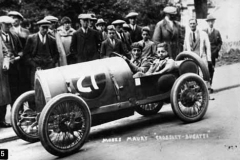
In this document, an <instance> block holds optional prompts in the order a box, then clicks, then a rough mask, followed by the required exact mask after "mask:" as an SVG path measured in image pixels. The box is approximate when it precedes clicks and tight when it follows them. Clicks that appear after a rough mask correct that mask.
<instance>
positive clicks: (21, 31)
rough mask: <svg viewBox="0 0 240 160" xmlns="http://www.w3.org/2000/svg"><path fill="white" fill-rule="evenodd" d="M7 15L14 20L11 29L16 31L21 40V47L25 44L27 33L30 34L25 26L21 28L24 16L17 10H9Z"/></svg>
mask: <svg viewBox="0 0 240 160" xmlns="http://www.w3.org/2000/svg"><path fill="white" fill-rule="evenodd" d="M8 16H9V17H12V18H13V20H14V22H13V30H14V31H15V32H16V33H17V35H18V37H19V39H20V40H21V43H22V45H23V47H24V46H25V43H26V40H27V37H28V35H29V34H30V32H29V30H28V29H26V28H23V27H22V26H21V25H20V24H21V23H22V22H23V20H24V17H23V16H22V14H21V13H19V12H17V11H10V12H9V13H8Z"/></svg>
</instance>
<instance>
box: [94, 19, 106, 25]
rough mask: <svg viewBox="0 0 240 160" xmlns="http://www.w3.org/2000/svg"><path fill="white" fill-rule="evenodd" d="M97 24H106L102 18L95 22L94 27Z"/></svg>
mask: <svg viewBox="0 0 240 160" xmlns="http://www.w3.org/2000/svg"><path fill="white" fill-rule="evenodd" d="M99 24H106V22H105V21H104V20H103V19H102V18H100V19H98V20H97V23H96V26H97V25H99Z"/></svg>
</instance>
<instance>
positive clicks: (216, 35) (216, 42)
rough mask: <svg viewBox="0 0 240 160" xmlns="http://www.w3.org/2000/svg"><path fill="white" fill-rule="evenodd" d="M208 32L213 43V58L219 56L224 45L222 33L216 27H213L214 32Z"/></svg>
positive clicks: (211, 43)
mask: <svg viewBox="0 0 240 160" xmlns="http://www.w3.org/2000/svg"><path fill="white" fill-rule="evenodd" d="M206 32H207V33H208V37H209V41H210V45H211V54H212V58H218V56H219V51H220V49H221V46H222V38H221V34H220V32H219V31H218V30H216V29H215V28H214V29H213V31H212V33H209V31H208V30H207V31H206Z"/></svg>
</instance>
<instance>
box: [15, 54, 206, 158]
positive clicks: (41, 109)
mask: <svg viewBox="0 0 240 160" xmlns="http://www.w3.org/2000/svg"><path fill="white" fill-rule="evenodd" d="M175 62H176V64H178V65H176V68H175V69H174V70H173V71H171V72H170V73H165V74H162V75H160V74H153V75H147V76H143V77H138V78H133V73H132V71H131V69H130V67H129V66H128V64H127V63H126V61H125V60H124V59H123V58H121V57H111V58H106V59H100V60H94V61H90V62H85V63H79V64H73V65H69V66H63V67H57V68H54V69H49V70H40V71H37V72H36V75H35V89H34V91H28V92H26V93H23V94H22V95H21V96H20V97H19V98H18V99H17V100H16V101H15V103H14V105H13V108H12V126H13V129H14V131H15V132H16V134H17V135H18V136H19V137H20V138H21V139H23V140H25V141H28V142H36V141H39V139H40V141H41V143H42V145H43V146H44V148H45V149H46V150H47V151H48V152H50V153H51V154H53V155H56V156H65V155H69V154H72V153H74V152H76V151H78V150H79V149H80V148H81V147H82V146H83V144H84V142H85V141H86V139H87V137H88V135H89V133H90V128H91V126H95V125H98V124H102V123H106V122H109V121H113V120H117V119H120V118H124V117H128V116H131V115H133V114H134V112H135V111H136V112H138V113H140V114H142V115H144V116H150V115H153V114H156V113H158V111H159V110H160V109H161V108H162V106H163V104H164V103H165V102H168V103H169V101H170V102H171V106H172V110H173V112H174V113H175V114H176V116H178V117H179V118H180V119H181V120H182V121H184V122H187V123H191V122H196V121H198V120H200V119H202V117H203V116H204V115H205V113H206V111H207V108H208V102H209V93H208V89H207V86H206V81H208V80H209V73H208V70H207V67H206V66H205V64H204V63H203V61H202V60H201V58H200V57H199V56H198V55H196V54H195V53H191V52H182V53H180V54H179V55H178V57H177V58H176V61H175ZM199 75H201V76H199Z"/></svg>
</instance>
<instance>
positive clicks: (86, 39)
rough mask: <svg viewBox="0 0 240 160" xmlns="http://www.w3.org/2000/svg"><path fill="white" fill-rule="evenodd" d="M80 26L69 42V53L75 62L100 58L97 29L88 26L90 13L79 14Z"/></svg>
mask: <svg viewBox="0 0 240 160" xmlns="http://www.w3.org/2000/svg"><path fill="white" fill-rule="evenodd" d="M78 18H79V19H80V23H81V27H80V28H79V29H78V30H77V31H76V32H75V33H74V34H73V36H72V42H71V47H70V50H71V54H72V56H73V57H74V59H75V63H80V62H87V61H92V60H95V59H99V58H100V54H99V50H98V49H99V44H100V42H101V41H100V37H99V33H98V31H95V30H93V29H90V28H89V27H88V23H89V19H90V18H91V15H90V14H80V15H79V16H78Z"/></svg>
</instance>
